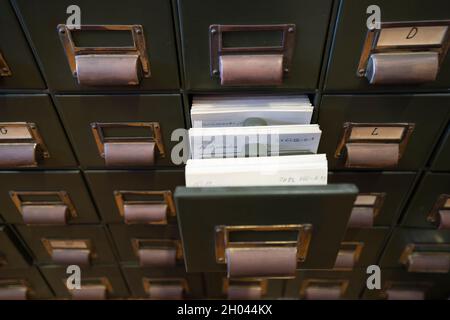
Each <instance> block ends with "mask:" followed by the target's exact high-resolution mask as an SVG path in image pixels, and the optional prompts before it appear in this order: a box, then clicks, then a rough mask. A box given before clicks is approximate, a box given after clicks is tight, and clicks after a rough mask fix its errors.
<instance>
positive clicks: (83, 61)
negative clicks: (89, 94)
mask: <svg viewBox="0 0 450 320" xmlns="http://www.w3.org/2000/svg"><path fill="white" fill-rule="evenodd" d="M15 5H16V8H17V11H18V13H19V15H20V16H21V18H22V19H23V20H24V23H25V27H26V29H27V31H28V32H29V33H30V36H31V41H32V42H33V44H34V46H35V47H36V51H37V55H38V58H39V60H40V61H41V64H42V67H43V71H44V73H45V75H46V78H47V80H48V84H49V87H50V88H52V89H53V90H57V91H86V90H99V89H102V90H117V89H120V90H122V91H123V90H162V89H176V88H178V87H179V79H178V78H179V77H178V63H177V54H176V49H175V47H176V45H175V35H174V29H173V19H172V14H171V12H172V9H171V4H170V2H169V1H165V0H157V1H151V2H148V1H142V0H132V1H130V2H127V3H123V2H114V3H111V2H110V1H99V2H96V3H92V2H91V1H80V2H77V4H76V5H77V6H78V8H79V9H78V10H79V12H78V10H77V9H74V8H73V6H72V5H73V3H72V2H70V1H59V2H58V3H56V4H55V3H53V1H43V2H41V3H39V5H37V4H33V3H30V2H29V1H26V0H25V1H21V0H19V1H15ZM106 7H107V8H108V10H104V8H106ZM37 11H39V12H42V16H41V17H40V18H39V19H36V17H35V13H36V12H37ZM66 12H69V14H68V13H66ZM77 13H78V14H79V15H81V19H80V20H76V19H75V20H73V19H74V17H76V16H75V15H76V14H77ZM77 21H79V22H78V23H80V24H81V29H80V30H76V29H75V30H71V29H70V28H69V29H65V28H64V26H65V25H70V24H76V23H77ZM90 26H96V27H94V28H92V27H90ZM102 26H106V27H104V28H102ZM136 28H137V29H139V30H137V29H136ZM70 38H71V39H73V41H72V42H71V41H70V40H69V39H70ZM63 41H68V43H67V47H68V48H71V47H72V46H74V47H77V48H78V49H79V48H85V47H94V48H99V49H100V51H95V52H92V51H86V50H84V51H82V52H79V51H77V52H73V51H71V50H70V49H68V51H67V52H66V51H65V50H64V47H63V44H62V43H63ZM64 43H65V42H64ZM108 47H119V48H122V49H119V50H120V51H119V52H117V51H116V52H111V50H108ZM123 47H137V48H138V49H142V50H136V49H133V50H125V49H124V48H123ZM112 53H115V54H112ZM80 54H81V55H82V56H84V57H81V58H80ZM120 55H124V56H120ZM127 55H128V57H127ZM69 61H70V63H71V65H72V68H71V67H70V65H69ZM144 65H145V66H146V68H144V67H142V66H144Z"/></svg>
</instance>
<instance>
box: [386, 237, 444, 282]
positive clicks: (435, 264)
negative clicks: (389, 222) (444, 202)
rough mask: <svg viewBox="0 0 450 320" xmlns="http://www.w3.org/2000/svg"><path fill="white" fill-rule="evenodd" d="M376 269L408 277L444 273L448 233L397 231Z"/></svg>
mask: <svg viewBox="0 0 450 320" xmlns="http://www.w3.org/2000/svg"><path fill="white" fill-rule="evenodd" d="M380 267H382V268H397V269H400V270H406V271H408V273H411V274H418V273H429V274H448V272H449V271H450V234H449V233H448V231H445V230H424V229H408V228H397V229H396V230H395V231H394V233H393V234H392V236H391V238H390V239H389V242H388V244H387V246H386V248H385V250H384V252H383V256H382V258H381V261H380Z"/></svg>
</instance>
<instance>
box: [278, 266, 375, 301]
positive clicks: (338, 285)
mask: <svg viewBox="0 0 450 320" xmlns="http://www.w3.org/2000/svg"><path fill="white" fill-rule="evenodd" d="M365 276H366V275H365V270H362V269H356V270H354V271H333V270H320V271H314V270H301V271H298V272H297V275H296V277H295V279H293V280H287V284H286V291H285V296H286V297H287V298H298V299H306V300H340V299H350V300H354V299H358V298H359V295H360V294H361V292H362V290H363V288H364V287H365V284H366V279H365Z"/></svg>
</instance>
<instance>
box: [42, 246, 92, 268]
mask: <svg viewBox="0 0 450 320" xmlns="http://www.w3.org/2000/svg"><path fill="white" fill-rule="evenodd" d="M42 243H43V245H44V247H45V249H46V250H47V252H48V254H49V255H50V257H51V258H52V261H53V263H55V264H61V265H70V264H76V265H81V266H86V265H89V264H90V263H91V260H92V258H94V257H95V254H94V252H93V247H92V244H91V241H90V240H59V239H58V240H55V239H42Z"/></svg>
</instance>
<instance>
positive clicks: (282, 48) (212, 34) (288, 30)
mask: <svg viewBox="0 0 450 320" xmlns="http://www.w3.org/2000/svg"><path fill="white" fill-rule="evenodd" d="M257 31H281V32H282V39H281V45H279V46H258V47H224V45H223V41H222V40H223V39H222V35H223V33H226V32H257ZM209 44H210V73H211V77H213V78H217V77H220V63H219V58H220V56H223V55H236V54H255V55H257V54H282V55H283V68H282V69H283V70H282V72H283V74H284V75H286V74H288V73H289V72H290V68H291V64H292V59H293V54H294V47H295V25H294V24H277V25H220V24H213V25H210V26H209Z"/></svg>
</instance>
